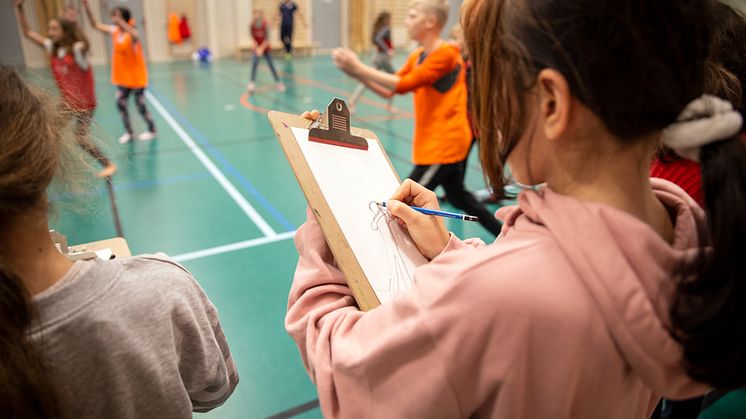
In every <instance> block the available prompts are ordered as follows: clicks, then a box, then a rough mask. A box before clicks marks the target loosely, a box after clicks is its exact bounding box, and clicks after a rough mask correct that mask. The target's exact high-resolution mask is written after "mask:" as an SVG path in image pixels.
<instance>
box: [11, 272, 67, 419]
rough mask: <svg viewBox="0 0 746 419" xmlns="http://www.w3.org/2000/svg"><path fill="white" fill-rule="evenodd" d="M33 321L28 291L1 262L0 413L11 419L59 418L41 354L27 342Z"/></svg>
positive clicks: (58, 409)
mask: <svg viewBox="0 0 746 419" xmlns="http://www.w3.org/2000/svg"><path fill="white" fill-rule="evenodd" d="M33 318H34V311H33V306H32V305H31V301H30V299H29V295H28V292H26V289H25V288H24V287H23V284H21V281H20V280H19V279H18V278H17V277H16V276H15V275H14V274H13V273H11V272H10V271H9V270H8V269H7V268H5V267H4V266H3V264H2V263H0V412H3V415H7V417H12V418H57V417H62V414H61V410H60V403H59V400H58V398H57V395H56V393H55V391H54V388H53V387H52V383H51V382H50V380H49V378H48V376H47V374H46V370H45V365H44V361H43V358H42V356H41V353H40V351H39V350H38V349H37V348H36V346H35V345H34V344H33V343H32V342H31V341H30V340H29V336H28V329H29V326H30V325H31V321H32V319H33Z"/></svg>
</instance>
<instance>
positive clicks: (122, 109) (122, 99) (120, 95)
mask: <svg viewBox="0 0 746 419" xmlns="http://www.w3.org/2000/svg"><path fill="white" fill-rule="evenodd" d="M130 92H132V89H129V88H127V87H122V86H117V109H119V116H121V117H122V123H123V124H124V130H125V131H126V132H127V133H128V134H130V135H132V124H130V114H129V111H128V110H127V99H129V97H130Z"/></svg>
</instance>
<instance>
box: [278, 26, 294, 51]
mask: <svg viewBox="0 0 746 419" xmlns="http://www.w3.org/2000/svg"><path fill="white" fill-rule="evenodd" d="M280 39H282V44H283V45H285V52H287V53H288V54H290V53H291V52H293V25H282V26H280Z"/></svg>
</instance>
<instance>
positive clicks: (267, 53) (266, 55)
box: [251, 51, 280, 81]
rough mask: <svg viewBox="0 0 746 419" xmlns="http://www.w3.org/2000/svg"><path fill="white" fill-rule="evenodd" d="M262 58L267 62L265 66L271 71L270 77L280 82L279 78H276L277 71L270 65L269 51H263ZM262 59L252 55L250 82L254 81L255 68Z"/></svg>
mask: <svg viewBox="0 0 746 419" xmlns="http://www.w3.org/2000/svg"><path fill="white" fill-rule="evenodd" d="M263 56H264V58H265V59H266V60H267V65H269V69H270V70H272V77H274V78H275V81H280V78H279V77H277V71H275V65H274V64H272V55H271V54H270V52H269V51H264V55H263ZM261 59H262V57H260V56H259V55H257V54H256V53H254V61H253V62H252V63H251V81H254V80H256V67H257V66H258V65H259V60H261Z"/></svg>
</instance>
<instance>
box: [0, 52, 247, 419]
mask: <svg viewBox="0 0 746 419" xmlns="http://www.w3.org/2000/svg"><path fill="white" fill-rule="evenodd" d="M0 110H1V111H0V231H2V234H0V412H2V415H3V416H4V417H23V418H37V417H39V418H52V417H55V418H56V417H69V418H86V417H90V418H188V417H191V416H192V412H205V411H208V410H210V409H212V408H215V407H217V406H220V405H221V404H222V403H223V402H224V401H225V400H226V399H227V398H228V397H229V396H230V395H231V393H232V392H233V390H234V389H235V387H236V384H237V383H238V374H237V372H236V367H235V365H234V363H233V359H232V358H231V355H230V350H229V348H228V343H227V341H226V338H225V335H224V334H223V331H222V329H221V327H220V321H219V319H218V313H217V310H216V309H215V307H214V306H213V305H212V303H211V302H210V300H209V299H208V298H207V296H206V295H205V293H204V291H203V290H202V289H201V288H200V286H199V284H197V282H196V281H195V280H194V278H193V277H192V276H191V275H190V274H189V272H187V271H186V270H185V269H184V268H183V267H181V266H180V265H178V264H177V263H176V262H174V261H171V260H169V259H167V258H165V256H164V257H161V256H139V257H133V258H126V259H121V260H116V259H115V260H110V261H103V260H93V261H77V262H74V263H73V262H71V261H70V260H68V259H67V258H66V257H65V256H63V255H62V254H61V253H59V252H58V251H57V249H56V248H55V247H54V245H53V244H52V240H51V239H50V237H49V227H48V223H47V218H48V202H47V195H46V190H47V187H48V186H49V183H50V182H51V180H52V178H53V177H54V176H55V174H56V173H57V171H58V170H59V166H60V160H61V155H62V154H63V153H62V150H63V148H64V146H63V141H62V139H61V138H63V137H64V135H62V134H61V133H63V132H64V130H63V128H64V120H63V119H61V118H58V117H57V115H56V113H55V111H54V110H53V107H52V105H50V104H49V101H47V100H42V99H41V98H40V97H37V96H36V95H35V94H33V93H31V91H30V90H29V88H28V87H27V86H26V85H25V84H24V83H23V81H21V79H20V78H19V77H18V75H17V74H16V73H15V72H13V71H12V70H10V69H8V68H7V67H2V66H0Z"/></svg>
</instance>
